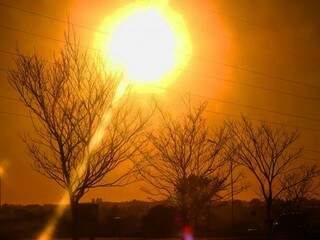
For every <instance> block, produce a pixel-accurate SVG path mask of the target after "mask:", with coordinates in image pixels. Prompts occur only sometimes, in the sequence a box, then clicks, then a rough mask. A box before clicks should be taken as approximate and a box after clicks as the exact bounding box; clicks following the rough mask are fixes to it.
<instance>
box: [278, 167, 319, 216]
mask: <svg viewBox="0 0 320 240" xmlns="http://www.w3.org/2000/svg"><path fill="white" fill-rule="evenodd" d="M318 178H319V169H318V168H317V166H316V165H310V166H302V167H301V168H299V169H298V170H297V171H294V172H291V173H289V174H286V175H285V176H283V177H282V178H281V180H280V181H281V188H282V189H283V191H282V193H281V194H280V198H281V199H282V200H283V201H284V202H285V205H284V207H285V209H284V211H285V212H287V213H296V212H299V211H301V208H302V204H303V202H304V201H305V200H307V199H310V198H312V197H316V196H317V195H318V194H319V185H320V183H319V179H318ZM293 183H294V184H293Z"/></svg>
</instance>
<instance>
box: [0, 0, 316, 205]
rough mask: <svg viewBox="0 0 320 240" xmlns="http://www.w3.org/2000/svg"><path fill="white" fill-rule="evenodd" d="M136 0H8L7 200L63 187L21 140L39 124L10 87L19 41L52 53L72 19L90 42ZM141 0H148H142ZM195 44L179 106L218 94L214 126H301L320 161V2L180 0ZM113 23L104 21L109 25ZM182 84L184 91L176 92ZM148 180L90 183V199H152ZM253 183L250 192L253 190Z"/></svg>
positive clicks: (1, 83) (2, 6)
mask: <svg viewBox="0 0 320 240" xmlns="http://www.w3.org/2000/svg"><path fill="white" fill-rule="evenodd" d="M132 2H133V1H125V0H114V1H101V0H90V1H89V0H77V1H75V0H74V1H56V0H37V1H35V0H33V1H32V0H19V1H8V0H7V1H5V0H4V1H2V0H1V1H0V20H1V21H0V36H1V39H0V43H1V44H0V133H1V135H0V160H1V161H2V163H3V165H4V176H3V183H2V184H3V202H6V203H21V204H29V203H56V202H58V201H59V198H60V197H61V196H62V189H59V188H58V186H57V185H56V184H55V183H54V182H52V181H50V180H48V179H46V178H45V177H43V176H42V175H40V174H38V173H36V172H35V171H34V170H33V169H32V167H31V161H30V159H29V157H28V154H27V153H26V149H25V147H24V144H23V142H22V140H21V135H22V134H23V133H26V132H28V131H30V129H31V127H32V124H31V121H30V120H29V119H28V118H27V117H26V114H27V112H26V110H25V108H24V107H23V105H22V104H21V103H19V102H17V101H16V100H15V99H16V98H17V95H16V94H15V92H14V90H13V89H12V88H11V87H10V86H9V84H8V81H7V76H6V74H7V73H6V69H10V68H12V67H13V66H14V65H13V63H14V58H15V56H14V55H13V53H15V52H16V49H19V50H20V51H21V52H22V53H24V54H28V53H31V52H32V51H36V52H37V53H39V54H40V55H42V56H52V53H53V51H57V50H58V49H59V48H61V47H62V45H63V42H61V41H63V33H64V31H65V30H66V28H67V25H66V22H67V21H68V20H69V21H70V22H71V23H73V24H74V29H75V31H76V33H77V35H78V36H79V38H80V39H81V41H82V42H83V43H84V45H86V46H88V47H93V46H94V41H95V39H96V31H98V30H99V31H103V29H101V26H103V25H102V23H103V22H104V21H105V19H106V18H107V17H110V16H113V14H114V13H115V12H117V11H119V10H121V9H123V8H125V7H126V6H128V4H132ZM138 2H139V1H138ZM168 8H170V9H171V10H172V11H174V12H175V13H177V14H180V17H182V18H183V21H184V24H185V28H186V29H185V30H186V31H187V33H188V35H189V36H190V39H189V41H190V44H191V46H192V52H191V53H190V58H189V59H188V61H187V62H186V63H184V64H183V67H182V68H181V69H175V71H180V72H179V74H174V79H173V80H172V81H170V84H167V86H166V88H167V90H164V91H163V92H161V93H159V94H161V97H162V98H165V99H167V101H168V102H170V103H171V104H172V105H173V106H174V104H175V103H176V102H177V101H179V97H177V95H179V94H182V95H183V94H185V93H190V95H191V97H192V98H194V99H195V101H198V100H207V101H209V105H208V110H209V111H208V112H207V116H208V119H209V121H210V123H211V124H212V125H214V124H215V123H216V124H218V123H220V122H221V121H222V120H225V119H237V117H239V116H240V115H241V114H244V115H247V116H248V117H249V118H252V119H253V120H266V121H267V122H271V123H278V122H283V123H284V124H286V125H287V126H288V127H298V128H299V129H300V130H301V138H300V143H301V144H302V145H303V146H304V148H305V154H304V161H309V162H311V161H313V162H315V161H319V160H320V124H319V123H320V68H319V65H320V46H319V42H320V15H319V12H320V2H319V1H317V0H309V1H305V2H303V1H299V0H291V1H285V0H283V1H277V0H255V1H249V0H237V1H234V0H233V1H232V0H215V1H213V0H201V1H195V0H193V1H191V0H175V1H168ZM108 30H109V29H105V31H106V32H108ZM177 91H178V92H179V94H177ZM139 188H140V184H139V183H137V184H135V185H130V186H127V187H123V188H114V189H101V190H94V191H90V192H89V193H88V194H87V195H86V196H85V197H84V198H83V199H82V201H88V200H91V198H93V197H102V198H103V199H104V200H105V201H124V200H132V199H147V196H146V194H145V193H144V192H142V191H141V190H140V189H139ZM254 196H255V193H254V191H248V192H246V193H243V194H242V195H241V198H245V199H248V198H251V197H254Z"/></svg>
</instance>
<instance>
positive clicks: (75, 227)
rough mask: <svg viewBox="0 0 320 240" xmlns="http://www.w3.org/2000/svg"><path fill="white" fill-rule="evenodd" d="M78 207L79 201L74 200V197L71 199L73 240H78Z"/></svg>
mask: <svg viewBox="0 0 320 240" xmlns="http://www.w3.org/2000/svg"><path fill="white" fill-rule="evenodd" d="M78 206H79V201H78V200H76V199H74V198H73V197H71V198H70V207H71V209H70V210H71V235H72V240H78V239H79V235H78Z"/></svg>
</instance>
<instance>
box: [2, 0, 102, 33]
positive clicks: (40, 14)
mask: <svg viewBox="0 0 320 240" xmlns="http://www.w3.org/2000/svg"><path fill="white" fill-rule="evenodd" d="M0 6H2V7H6V8H11V9H14V10H17V11H20V12H24V13H28V14H31V15H35V16H38V17H43V18H46V19H48V20H52V21H55V22H59V23H62V24H69V25H72V26H75V27H78V28H83V29H85V30H87V31H90V32H96V33H101V34H108V32H103V31H99V30H97V29H94V28H91V27H88V26H84V25H81V24H78V23H74V22H71V21H69V20H64V19H60V18H56V17H52V16H49V15H46V14H42V13H39V12H35V11H31V10H27V9H24V8H20V7H16V6H13V5H9V4H7V3H3V2H0Z"/></svg>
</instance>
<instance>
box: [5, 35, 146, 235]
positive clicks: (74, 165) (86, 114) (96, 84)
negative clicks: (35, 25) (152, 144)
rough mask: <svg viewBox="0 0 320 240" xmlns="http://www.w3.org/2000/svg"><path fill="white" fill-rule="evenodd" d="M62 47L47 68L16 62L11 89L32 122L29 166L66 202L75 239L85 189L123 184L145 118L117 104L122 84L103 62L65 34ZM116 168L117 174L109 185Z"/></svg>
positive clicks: (28, 60) (37, 60) (34, 61)
mask: <svg viewBox="0 0 320 240" xmlns="http://www.w3.org/2000/svg"><path fill="white" fill-rule="evenodd" d="M65 41H66V43H65V46H64V48H63V49H62V50H61V52H60V54H59V55H58V56H55V57H53V59H52V61H50V62H48V61H46V60H45V59H43V58H41V57H40V56H39V55H38V54H36V53H34V54H33V55H31V56H24V55H21V54H20V55H19V57H18V58H17V60H16V68H15V69H13V70H12V71H11V73H10V76H9V81H10V83H11V85H12V86H13V87H14V88H15V89H16V91H17V92H18V93H19V96H20V99H21V101H22V102H23V103H24V104H25V106H26V107H27V108H28V109H29V111H30V116H31V119H32V121H33V127H34V130H35V134H32V135H28V136H26V137H25V138H24V141H25V143H26V145H27V147H28V150H29V152H30V154H31V157H32V159H33V166H34V167H35V169H36V170H37V171H39V172H40V173H41V174H43V175H45V176H46V177H48V178H49V179H52V180H54V181H55V182H56V183H57V184H58V185H59V186H61V187H62V188H63V189H64V190H66V192H67V193H68V194H69V197H70V206H71V212H72V216H73V218H72V219H73V235H74V239H76V238H77V234H76V219H77V206H78V203H79V201H80V199H81V198H82V197H83V195H84V194H85V193H86V192H87V191H88V190H89V189H90V188H96V187H108V186H116V185H123V184H126V183H128V181H129V180H128V178H129V177H130V176H131V175H132V174H131V173H132V169H133V168H132V164H131V163H130V162H128V161H129V160H130V159H133V158H134V157H135V155H136V154H137V153H138V149H139V148H140V147H141V146H142V144H143V142H142V141H143V140H142V138H141V133H142V132H143V129H144V127H145V124H146V122H147V118H144V117H143V116H142V114H141V113H140V111H139V110H138V109H137V108H136V107H134V106H133V104H131V100H130V101H129V97H128V96H125V97H123V98H121V99H118V101H117V102H116V103H115V98H116V97H117V96H116V95H117V89H118V86H119V84H120V79H119V77H117V76H115V75H110V73H109V72H108V71H107V70H106V69H105V65H104V63H103V61H102V58H100V57H99V56H97V55H95V54H93V53H92V52H90V53H89V52H88V51H87V50H83V49H82V48H81V45H80V43H79V41H78V40H76V38H73V37H71V36H70V35H69V34H66V38H65ZM119 167H121V168H122V170H124V171H123V172H122V174H121V175H118V176H117V177H115V178H112V177H114V176H115V175H114V174H113V175H112V177H110V174H109V173H110V172H112V171H113V170H115V169H119ZM106 176H107V179H106V178H105V177H106ZM108 176H109V177H108ZM107 180H108V181H107Z"/></svg>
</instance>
